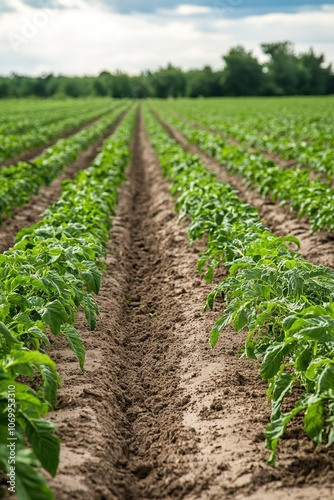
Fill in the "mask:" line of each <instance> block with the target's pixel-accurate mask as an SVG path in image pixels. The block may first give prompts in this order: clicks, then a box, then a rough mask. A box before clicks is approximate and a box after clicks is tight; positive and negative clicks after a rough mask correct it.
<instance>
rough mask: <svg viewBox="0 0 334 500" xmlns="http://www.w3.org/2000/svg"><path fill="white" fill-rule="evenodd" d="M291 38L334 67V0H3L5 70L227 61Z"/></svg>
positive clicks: (0, 37)
mask: <svg viewBox="0 0 334 500" xmlns="http://www.w3.org/2000/svg"><path fill="white" fill-rule="evenodd" d="M285 40H289V41H291V42H293V43H294V45H295V49H296V51H297V52H305V51H308V50H309V48H310V47H313V48H314V50H315V52H316V53H318V54H320V53H323V54H324V55H325V58H326V61H327V62H328V63H332V64H333V67H334V0H333V1H325V2H324V1H320V2H317V1H315V0H292V1H285V0H283V1H280V2H279V1H276V0H272V1H270V0H267V1H265V0H259V1H253V0H161V1H155V0H146V1H138V0H128V1H127V0H0V74H1V75H9V74H10V73H12V72H15V73H19V74H26V75H41V74H46V73H51V72H52V73H54V74H67V75H84V74H89V75H94V74H99V73H100V72H101V71H103V70H107V71H111V72H112V71H116V70H121V71H126V72H128V73H130V74H138V73H140V72H141V71H144V70H147V69H151V70H155V69H157V68H159V67H161V66H165V65H166V64H168V63H172V64H173V65H176V66H178V67H181V68H183V69H191V68H200V67H203V66H204V65H210V66H212V67H213V68H214V69H219V68H221V67H222V64H223V62H222V55H223V54H226V53H227V52H228V50H229V49H230V48H231V47H234V46H236V45H243V46H244V47H245V48H247V49H248V50H251V51H252V52H253V53H254V54H255V55H257V56H258V57H260V58H262V59H263V57H264V56H263V55H261V48H260V44H261V43H268V42H277V41H285Z"/></svg>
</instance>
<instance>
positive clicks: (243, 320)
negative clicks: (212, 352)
mask: <svg viewBox="0 0 334 500" xmlns="http://www.w3.org/2000/svg"><path fill="white" fill-rule="evenodd" d="M248 322H249V314H248V310H247V309H245V308H243V309H241V311H239V312H238V314H237V315H236V318H235V320H234V322H233V328H234V329H235V331H237V332H240V330H242V329H243V328H244V326H246V325H247V324H248Z"/></svg>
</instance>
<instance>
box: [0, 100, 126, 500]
mask: <svg viewBox="0 0 334 500" xmlns="http://www.w3.org/2000/svg"><path fill="white" fill-rule="evenodd" d="M134 115H135V110H134V109H133V110H132V111H131V112H130V114H129V115H128V117H127V118H126V119H125V120H124V121H123V123H122V124H121V125H120V127H119V128H118V129H117V131H116V133H115V134H114V135H113V136H111V137H110V138H109V139H108V140H107V141H105V143H104V145H103V149H102V151H101V152H100V154H99V155H98V156H97V157H96V159H95V160H94V162H93V164H92V166H91V167H89V168H88V169H87V170H85V171H82V172H80V173H79V174H78V175H77V177H76V179H75V181H65V182H64V183H63V191H62V195H61V197H60V198H59V200H58V201H57V202H56V203H55V204H54V205H52V206H51V207H50V208H49V209H48V210H46V212H45V213H44V218H43V220H42V221H40V222H39V223H38V224H36V225H35V226H33V227H31V228H29V229H24V230H22V231H21V232H20V233H19V234H18V235H17V243H16V244H15V246H14V247H13V248H12V249H11V250H9V251H7V252H5V253H4V254H3V255H1V256H0V262H1V269H0V437H1V443H5V442H8V441H7V438H9V440H10V442H11V443H13V442H14V443H15V448H16V450H15V455H16V463H15V468H16V469H15V471H16V488H17V494H18V498H20V499H31V500H47V499H51V498H53V496H52V493H51V491H50V488H49V486H48V485H47V483H46V482H45V480H44V479H43V478H42V476H41V475H40V474H39V472H38V469H39V464H41V465H42V467H43V468H44V469H45V470H47V471H48V472H49V473H50V474H51V475H52V476H54V475H55V474H56V471H57V467H58V461H59V448H60V443H59V439H58V437H57V436H56V435H55V430H56V429H55V426H54V425H53V424H52V423H50V422H49V421H47V420H45V419H44V418H43V416H44V415H46V414H47V413H48V410H49V408H52V407H54V406H55V403H56V396H57V385H58V384H59V376H58V374H57V372H56V366H55V364H54V363H53V362H52V360H51V359H50V358H49V356H48V355H47V354H45V351H44V350H45V346H48V345H49V344H50V343H49V335H50V332H51V334H53V335H55V336H58V335H60V334H62V335H64V336H65V337H66V338H67V340H68V342H69V345H70V347H71V348H72V350H73V352H74V353H75V355H76V356H77V358H78V360H79V363H80V366H81V368H82V369H83V366H84V355H85V353H84V346H83V343H82V340H81V337H80V334H79V332H78V331H77V330H76V329H75V328H74V326H73V325H74V322H75V317H76V313H77V311H78V309H79V308H83V310H84V311H85V314H86V318H87V320H88V323H89V325H90V327H91V329H94V327H95V323H96V317H97V315H98V307H97V303H96V300H95V298H94V295H93V294H97V293H98V292H99V288H100V281H101V275H102V270H103V269H104V266H103V264H102V262H101V258H102V257H103V255H104V252H105V243H106V241H107V240H108V239H109V229H110V227H111V219H110V215H111V214H112V213H113V210H114V207H115V205H116V203H117V197H118V188H119V186H120V184H121V183H122V181H123V180H124V178H125V175H124V171H125V168H126V166H127V164H128V162H129V158H130V148H129V143H130V139H131V136H132V131H133V126H134ZM22 375H23V376H28V377H30V378H31V379H32V382H31V383H30V384H29V385H25V384H24V383H23V382H22V379H21V377H22ZM36 375H38V376H39V378H38V377H36ZM39 379H40V380H41V382H39ZM32 386H33V387H34V389H33V388H32ZM13 394H15V401H16V406H15V419H13V424H11V425H10V427H9V428H8V416H9V415H10V414H12V413H13V408H12V404H11V401H12V398H13ZM10 412H11V413H10ZM14 422H15V423H14ZM13 439H16V441H13ZM27 443H29V445H30V448H27V447H26V444H27ZM9 453H10V450H9V449H8V448H7V446H6V445H1V446H0V469H3V470H5V471H6V472H7V474H10V471H11V469H10V465H9V464H10V454H9Z"/></svg>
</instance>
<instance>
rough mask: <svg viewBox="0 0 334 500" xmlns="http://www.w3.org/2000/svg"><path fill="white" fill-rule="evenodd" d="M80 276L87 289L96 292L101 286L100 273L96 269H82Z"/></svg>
mask: <svg viewBox="0 0 334 500" xmlns="http://www.w3.org/2000/svg"><path fill="white" fill-rule="evenodd" d="M82 277H83V279H84V280H85V283H86V286H87V291H88V292H89V293H90V292H94V293H96V294H98V293H99V292H100V287H101V273H100V271H99V270H98V269H90V270H89V271H84V272H83V273H82Z"/></svg>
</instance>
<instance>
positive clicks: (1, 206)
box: [0, 106, 125, 220]
mask: <svg viewBox="0 0 334 500" xmlns="http://www.w3.org/2000/svg"><path fill="white" fill-rule="evenodd" d="M124 109H125V106H121V107H119V108H117V109H116V110H115V111H113V112H112V113H111V114H110V115H108V116H106V117H105V118H103V119H101V120H99V121H98V122H97V123H94V124H93V125H92V126H91V127H89V128H87V129H85V130H82V131H81V132H78V133H77V134H75V135H73V136H71V137H69V138H68V139H61V140H59V141H58V142H57V143H56V144H55V145H54V146H52V147H50V148H48V149H46V150H45V151H44V152H43V153H42V154H41V155H40V156H38V157H37V158H35V159H34V160H33V161H32V162H27V161H25V162H19V163H17V164H16V165H13V166H11V167H5V168H3V169H2V170H0V220H1V216H3V215H6V216H10V215H11V213H12V210H13V208H14V207H16V206H22V205H24V204H25V203H28V201H29V199H30V196H31V195H33V194H37V193H38V191H39V189H40V187H41V186H42V185H48V184H50V183H51V182H52V180H53V179H55V178H56V177H57V176H58V175H59V174H60V173H61V172H62V170H64V168H65V167H67V166H68V165H69V164H71V163H73V162H74V161H75V160H76V159H77V158H78V157H79V155H80V154H81V153H82V152H83V151H84V150H85V149H87V148H88V147H89V146H90V145H91V144H93V143H94V142H95V141H97V140H98V139H100V138H101V137H103V135H104V134H105V133H106V132H107V131H108V129H110V127H111V126H112V125H113V124H114V123H115V121H116V119H117V118H118V117H119V116H120V115H121V113H122V111H124Z"/></svg>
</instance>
